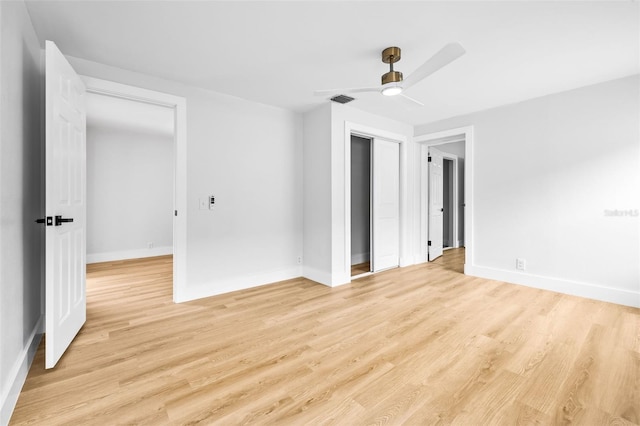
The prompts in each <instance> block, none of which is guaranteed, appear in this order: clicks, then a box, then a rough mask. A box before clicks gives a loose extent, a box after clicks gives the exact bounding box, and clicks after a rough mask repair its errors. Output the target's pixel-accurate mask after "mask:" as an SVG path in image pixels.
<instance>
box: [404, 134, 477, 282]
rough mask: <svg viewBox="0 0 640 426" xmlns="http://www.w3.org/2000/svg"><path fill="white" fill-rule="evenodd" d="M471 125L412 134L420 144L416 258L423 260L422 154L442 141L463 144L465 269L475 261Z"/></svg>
mask: <svg viewBox="0 0 640 426" xmlns="http://www.w3.org/2000/svg"><path fill="white" fill-rule="evenodd" d="M473 131H474V130H473V126H466V127H458V128H454V129H449V130H444V131H441V132H436V133H428V134H425V135H420V136H415V137H414V139H413V140H414V142H415V143H416V144H420V145H421V155H420V200H421V203H420V204H421V210H420V229H421V231H420V260H421V261H422V262H426V261H427V241H428V236H427V233H428V229H427V228H428V226H427V220H426V212H427V205H426V203H427V175H428V173H427V172H428V171H427V167H426V161H427V160H426V158H427V155H428V154H427V150H428V147H429V146H433V145H443V144H445V143H450V142H459V141H463V140H464V142H465V144H464V156H465V159H464V165H465V168H464V204H465V210H464V239H465V242H464V246H465V248H466V250H465V271H466V268H467V266H470V267H473V266H474V265H475V263H474V259H475V255H474V252H473V235H474V224H473V221H474V212H473V204H474V203H473V197H474V190H473V163H474V158H473V146H474V138H473Z"/></svg>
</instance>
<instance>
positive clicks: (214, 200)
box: [209, 195, 216, 210]
mask: <svg viewBox="0 0 640 426" xmlns="http://www.w3.org/2000/svg"><path fill="white" fill-rule="evenodd" d="M215 203H216V197H214V196H213V195H209V210H213V206H214V204H215Z"/></svg>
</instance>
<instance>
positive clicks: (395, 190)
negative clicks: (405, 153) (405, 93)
mask: <svg viewBox="0 0 640 426" xmlns="http://www.w3.org/2000/svg"><path fill="white" fill-rule="evenodd" d="M372 154H373V155H372V157H373V158H372V167H371V174H372V176H373V179H372V180H373V185H372V197H371V198H372V200H371V204H372V209H371V215H372V221H371V222H372V235H371V253H372V265H371V270H372V271H373V272H377V271H381V270H383V269H389V268H394V267H397V266H398V265H399V264H400V144H399V143H396V142H389V141H385V140H380V139H374V140H373V153H372Z"/></svg>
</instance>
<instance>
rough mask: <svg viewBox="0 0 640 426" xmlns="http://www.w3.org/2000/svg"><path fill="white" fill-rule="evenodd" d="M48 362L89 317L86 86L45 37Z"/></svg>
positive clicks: (57, 356)
mask: <svg viewBox="0 0 640 426" xmlns="http://www.w3.org/2000/svg"><path fill="white" fill-rule="evenodd" d="M45 48H46V63H45V67H46V78H45V82H46V89H45V90H46V165H45V167H46V195H45V197H46V201H45V204H46V214H47V217H46V224H45V226H46V278H45V281H46V283H45V288H46V291H45V293H46V294H45V300H46V304H45V306H46V313H45V324H46V325H45V333H46V335H45V339H46V346H45V367H46V368H52V367H54V366H55V365H56V363H57V362H58V360H59V359H60V357H61V356H62V354H63V353H64V351H65V350H66V349H67V347H68V346H69V344H70V343H71V341H72V340H73V338H74V337H75V336H76V334H77V333H78V331H79V330H80V328H81V327H82V325H83V324H84V322H85V319H86V316H87V313H86V294H85V280H86V264H85V250H86V248H85V244H86V236H85V217H86V204H85V199H86V185H85V180H86V179H85V176H86V111H85V106H84V101H85V100H84V98H85V87H84V84H83V82H82V80H81V79H80V78H79V77H78V75H77V74H76V73H75V71H74V70H73V68H72V67H71V65H69V62H67V60H66V59H65V57H64V56H63V55H62V53H61V52H60V50H58V48H57V47H56V45H55V44H54V43H53V42H51V41H47V42H46V46H45Z"/></svg>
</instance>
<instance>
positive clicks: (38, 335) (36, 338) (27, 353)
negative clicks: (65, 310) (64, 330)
mask: <svg viewBox="0 0 640 426" xmlns="http://www.w3.org/2000/svg"><path fill="white" fill-rule="evenodd" d="M43 327H44V315H40V318H39V319H38V322H37V323H36V325H35V327H33V330H31V334H30V335H29V338H28V339H27V342H28V343H27V344H26V345H25V346H24V348H23V349H22V351H20V354H19V355H18V356H17V357H16V362H15V363H14V364H13V367H11V370H9V372H8V374H7V375H6V377H8V378H9V380H7V382H6V385H7V386H6V388H4V389H2V394H0V424H2V425H7V424H9V419H11V415H12V414H13V410H14V409H15V407H16V403H17V402H18V397H19V396H20V392H21V391H22V387H23V386H24V382H25V381H26V380H27V375H28V374H29V369H30V368H31V364H32V363H33V359H34V358H35V356H36V352H37V351H38V346H39V345H40V341H41V340H42V335H43ZM3 384H5V383H3Z"/></svg>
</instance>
